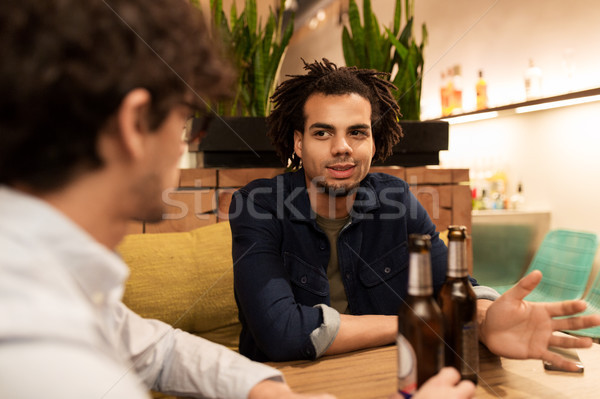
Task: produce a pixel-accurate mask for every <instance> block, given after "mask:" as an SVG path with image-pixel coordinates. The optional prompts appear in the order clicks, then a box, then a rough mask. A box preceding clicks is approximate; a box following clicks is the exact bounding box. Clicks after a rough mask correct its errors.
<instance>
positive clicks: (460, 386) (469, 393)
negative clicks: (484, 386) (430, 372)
mask: <svg viewBox="0 0 600 399" xmlns="http://www.w3.org/2000/svg"><path fill="white" fill-rule="evenodd" d="M459 381H460V374H459V373H458V371H456V369H454V368H452V367H444V368H443V369H441V370H440V372H439V373H437V374H436V375H434V376H433V377H431V378H430V379H429V380H428V381H427V382H426V383H425V384H423V386H422V387H421V388H420V389H419V390H418V391H417V393H416V394H415V395H414V396H413V397H412V399H438V398H444V399H468V398H472V397H473V396H474V395H475V384H473V383H472V382H471V381H467V380H465V381H460V382H459ZM390 399H403V396H402V395H400V394H399V393H397V394H395V395H393V396H391V397H390Z"/></svg>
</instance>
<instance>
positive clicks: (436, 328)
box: [397, 234, 444, 397]
mask: <svg viewBox="0 0 600 399" xmlns="http://www.w3.org/2000/svg"><path fill="white" fill-rule="evenodd" d="M430 249H431V241H430V237H429V236H428V235H419V234H411V235H410V237H409V251H410V257H409V274H408V296H407V298H406V299H405V300H404V301H403V303H402V305H401V306H400V309H399V311H398V338H397V348H398V392H400V393H401V394H403V395H404V397H410V396H411V395H412V394H413V393H414V392H415V391H416V389H417V388H418V387H420V386H421V385H423V383H425V381H427V380H428V379H429V378H430V377H432V376H433V375H435V374H436V373H437V372H438V371H439V370H440V369H441V368H442V367H443V366H444V346H443V337H444V332H443V328H444V326H443V323H444V322H443V316H442V313H441V311H440V308H439V306H438V304H437V302H436V301H435V300H434V299H433V285H432V279H431V255H430V253H429V251H430Z"/></svg>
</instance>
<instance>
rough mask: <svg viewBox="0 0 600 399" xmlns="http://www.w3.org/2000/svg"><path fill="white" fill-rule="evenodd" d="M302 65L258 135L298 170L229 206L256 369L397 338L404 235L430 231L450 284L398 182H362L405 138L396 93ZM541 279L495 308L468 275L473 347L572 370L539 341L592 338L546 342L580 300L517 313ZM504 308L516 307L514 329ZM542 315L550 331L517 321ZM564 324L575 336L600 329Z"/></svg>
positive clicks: (443, 252)
mask: <svg viewBox="0 0 600 399" xmlns="http://www.w3.org/2000/svg"><path fill="white" fill-rule="evenodd" d="M305 69H307V70H308V73H307V74H305V75H298V76H292V77H291V78H290V79H288V80H286V81H284V82H283V83H282V84H281V85H280V86H279V87H278V88H277V90H276V91H275V93H274V95H273V97H272V100H273V103H274V110H273V112H272V114H271V115H270V116H269V118H268V133H267V134H268V136H269V137H270V138H271V140H272V142H273V144H274V146H275V148H276V150H277V153H278V154H279V156H280V157H281V160H282V161H283V163H284V164H286V165H289V166H290V167H291V168H292V169H293V170H294V171H292V172H290V173H285V174H283V175H280V176H277V177H275V178H274V179H270V180H267V179H261V180H256V181H254V182H251V183H250V184H248V185H247V186H246V187H244V188H242V189H240V190H239V191H237V192H236V193H235V194H234V196H233V199H232V203H231V206H230V224H231V229H232V234H233V258H234V283H235V294H236V300H237V303H238V307H239V316H240V320H241V322H242V332H241V336H240V352H241V353H242V354H244V355H246V356H248V357H250V358H251V359H256V360H260V361H265V360H275V361H282V360H292V359H315V358H318V357H320V356H322V355H324V354H336V353H343V352H348V351H353V350H357V349H361V348H367V347H373V346H379V345H386V344H390V343H393V342H395V340H396V334H397V323H398V318H397V316H396V314H397V310H398V307H399V304H400V303H401V301H402V298H404V297H405V296H406V295H407V286H408V283H407V282H408V248H407V241H408V236H409V235H410V234H412V233H418V234H429V235H430V236H431V243H432V246H431V263H432V275H433V287H434V293H435V294H436V295H437V293H438V291H439V289H440V288H441V285H442V283H443V281H444V279H445V275H446V262H447V248H446V246H445V244H444V243H443V241H442V240H441V239H440V238H439V234H438V233H437V232H436V228H435V226H434V224H433V223H432V221H431V220H430V218H429V216H428V215H427V213H426V211H425V210H424V208H423V207H422V206H421V205H420V204H419V202H418V201H417V200H416V198H415V197H414V196H413V195H412V194H411V192H410V190H409V187H408V184H407V183H406V182H404V181H403V180H401V179H398V178H396V177H393V176H390V175H386V174H381V173H369V169H370V166H371V163H372V161H373V160H378V159H379V160H383V159H385V158H386V157H387V156H389V155H390V154H391V152H392V147H393V146H394V144H396V143H397V142H398V140H399V139H400V137H401V128H400V125H399V123H398V118H399V116H400V110H399V108H398V105H397V104H396V102H395V101H394V99H393V97H392V95H391V93H390V89H391V88H392V87H393V86H392V85H391V84H390V83H389V82H387V81H386V80H384V79H382V78H381V77H382V75H383V73H380V72H377V71H374V70H364V69H357V68H355V67H340V68H338V67H337V66H336V65H335V64H333V63H331V62H329V61H328V60H326V59H323V61H322V62H314V63H312V64H307V63H305ZM539 278H541V276H540V275H539V274H538V273H534V274H532V275H529V276H528V277H526V278H525V279H524V280H523V281H522V282H520V283H519V284H518V285H517V286H515V288H514V289H512V290H510V291H509V292H508V293H507V294H505V295H504V296H502V297H500V298H499V299H497V298H498V294H497V293H496V292H495V291H494V290H492V289H490V288H488V287H483V286H478V285H477V282H476V281H475V280H473V279H471V282H472V283H473V285H474V286H475V287H474V288H475V291H476V294H477V296H478V320H479V323H480V324H479V332H480V339H481V340H482V342H484V343H485V344H487V345H488V347H489V348H490V349H491V350H493V351H496V352H497V353H498V354H501V355H504V356H510V357H517V358H523V357H537V358H544V359H548V360H552V361H554V362H560V364H563V365H565V366H566V367H571V368H573V367H575V365H574V364H572V363H569V362H567V361H566V360H564V359H560V358H559V357H558V356H555V355H554V354H553V353H552V352H550V351H548V343H549V342H550V341H552V345H559V346H560V345H582V346H585V345H590V344H591V342H590V341H589V340H579V341H569V342H566V341H564V342H563V341H561V342H558V341H557V339H555V338H551V335H552V332H553V331H554V330H556V329H559V328H564V326H563V325H561V326H560V327H559V326H556V325H551V323H552V320H551V317H550V316H549V313H550V312H552V313H551V314H552V315H554V316H556V314H557V313H556V312H558V313H560V314H565V315H568V314H573V313H575V312H577V311H579V310H580V309H581V308H582V306H584V305H583V304H582V303H580V302H577V303H572V302H569V303H567V304H560V305H556V307H557V308H556V309H555V308H552V310H551V311H550V309H548V308H547V307H546V305H545V304H527V305H526V306H523V301H522V299H523V298H524V297H525V295H527V293H528V292H529V291H530V290H531V289H533V287H535V285H536V284H537V281H539ZM494 300H495V302H494ZM492 304H494V305H492ZM560 306H564V307H560ZM559 307H560V308H559ZM505 312H512V317H513V319H512V320H513V321H515V324H514V325H512V324H510V325H509V324H508V322H507V321H506V317H504V315H505V314H506V313H505ZM489 315H492V316H494V317H487V316H489ZM538 316H539V317H541V319H540V320H544V321H545V322H546V323H541V324H539V325H537V326H530V324H531V323H526V321H527V320H532V319H535V318H536V317H538ZM516 320H519V321H523V322H524V323H522V324H520V323H518V322H516ZM565 320H568V321H565V325H566V324H567V323H572V325H577V326H578V328H581V326H582V325H584V324H585V325H590V324H594V323H598V322H600V320H598V319H593V318H585V319H580V318H572V319H565ZM524 324H527V325H528V327H530V328H521V327H522V326H523V325H524ZM542 324H543V326H542ZM526 336H527V337H529V336H533V337H535V339H532V340H530V341H527V340H523V337H526ZM511 340H512V341H511ZM513 341H515V342H517V341H518V342H519V343H520V345H517V344H515V342H513ZM528 342H535V343H534V344H532V345H531V346H528ZM506 343H509V345H506ZM517 348H518V349H517Z"/></svg>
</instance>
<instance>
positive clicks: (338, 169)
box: [327, 164, 356, 179]
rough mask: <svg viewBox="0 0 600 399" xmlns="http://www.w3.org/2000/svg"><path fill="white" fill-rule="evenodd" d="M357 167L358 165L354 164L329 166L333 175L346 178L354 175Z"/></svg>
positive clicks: (337, 177)
mask: <svg viewBox="0 0 600 399" xmlns="http://www.w3.org/2000/svg"><path fill="white" fill-rule="evenodd" d="M355 167H356V165H354V164H338V165H331V166H328V167H327V170H329V173H330V174H331V176H332V177H334V178H336V179H345V178H348V177H350V176H351V175H352V173H353V172H354V168H355Z"/></svg>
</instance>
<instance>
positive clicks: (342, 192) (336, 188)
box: [317, 181, 358, 197]
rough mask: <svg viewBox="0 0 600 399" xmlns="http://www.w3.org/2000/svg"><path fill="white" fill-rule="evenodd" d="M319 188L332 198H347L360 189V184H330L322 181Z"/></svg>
mask: <svg viewBox="0 0 600 399" xmlns="http://www.w3.org/2000/svg"><path fill="white" fill-rule="evenodd" d="M317 186H318V187H319V188H321V189H323V191H324V192H325V193H326V194H329V195H330V196H331V197H347V196H348V195H350V194H352V193H353V191H354V190H355V189H356V188H357V187H358V183H348V184H330V183H327V182H323V181H321V182H318V183H317Z"/></svg>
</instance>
